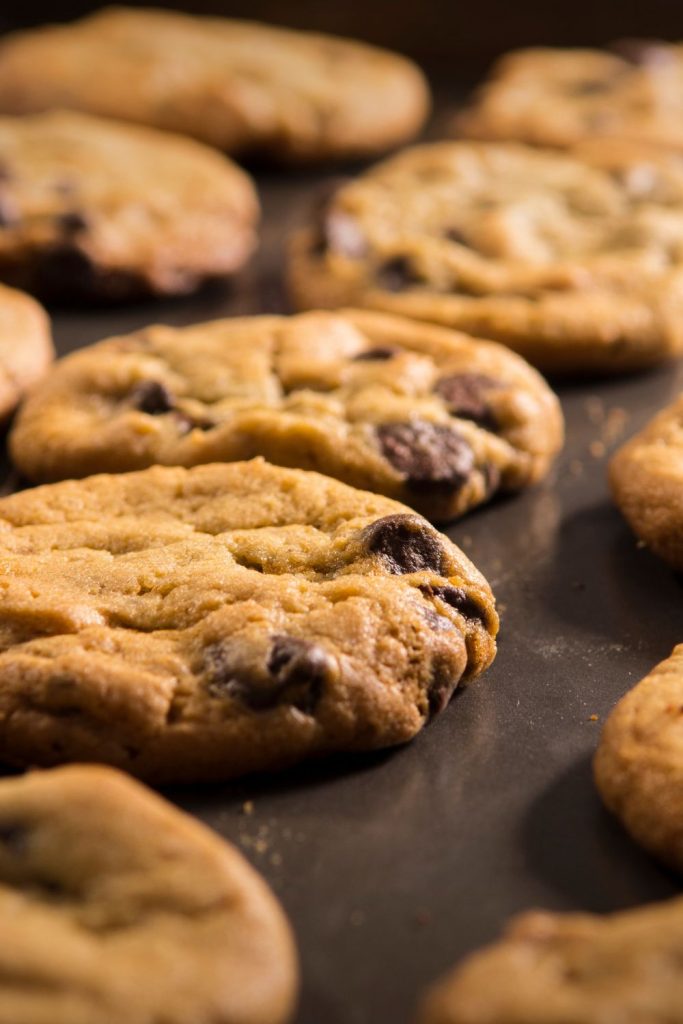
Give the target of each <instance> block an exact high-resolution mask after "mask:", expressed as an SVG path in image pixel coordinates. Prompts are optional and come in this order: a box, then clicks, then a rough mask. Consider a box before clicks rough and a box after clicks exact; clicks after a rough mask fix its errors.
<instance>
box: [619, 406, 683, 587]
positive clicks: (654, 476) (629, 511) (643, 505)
mask: <svg viewBox="0 0 683 1024" xmlns="http://www.w3.org/2000/svg"><path fill="white" fill-rule="evenodd" d="M609 476H610V485H611V489H612V495H613V497H614V500H615V502H616V503H617V505H618V506H619V508H620V510H621V512H622V513H623V515H624V517H625V518H626V520H627V522H628V523H629V525H630V527H631V529H632V530H633V532H634V533H635V534H636V536H637V537H638V538H639V539H640V540H641V541H643V543H644V544H646V545H647V547H648V548H650V550H651V551H653V552H654V553H655V554H656V555H659V556H660V557H661V558H664V559H665V560H666V561H667V562H669V563H670V564H671V565H672V566H673V567H674V568H675V569H678V570H683V395H680V396H679V397H678V398H677V399H676V401H674V402H673V403H672V404H671V405H669V406H667V407H666V408H665V409H663V410H662V411H661V412H660V413H658V414H657V415H656V416H655V417H654V419H652V420H651V421H650V422H649V423H648V424H647V426H646V427H645V428H644V429H643V430H641V431H640V432H639V433H638V434H636V435H635V436H634V437H632V438H631V440H630V441H627V442H626V444H625V445H623V446H622V447H621V448H620V449H619V451H618V452H617V453H616V455H614V457H613V458H612V461H611V463H610V468H609Z"/></svg>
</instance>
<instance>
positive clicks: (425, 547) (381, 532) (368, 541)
mask: <svg viewBox="0 0 683 1024" xmlns="http://www.w3.org/2000/svg"><path fill="white" fill-rule="evenodd" d="M363 541H364V543H365V545H366V547H367V549H368V550H369V551H370V552H371V553H372V554H373V555H379V556H380V557H381V558H382V559H383V561H384V564H385V567H386V569H387V570H388V571H389V572H391V573H394V575H396V576H400V575H403V573H408V572H420V571H421V570H423V569H429V570H430V571H431V572H437V573H442V572H443V571H444V561H445V552H444V548H443V543H442V540H441V537H440V536H439V534H438V533H437V532H436V530H434V529H432V527H431V526H430V525H429V523H428V522H427V521H426V520H425V519H422V518H421V517H420V516H416V515H410V514H409V513H403V514H401V513H398V514H396V515H393V516H384V517H383V518H382V519H377V520H375V522H374V523H370V525H369V526H366V527H365V529H364V530H363Z"/></svg>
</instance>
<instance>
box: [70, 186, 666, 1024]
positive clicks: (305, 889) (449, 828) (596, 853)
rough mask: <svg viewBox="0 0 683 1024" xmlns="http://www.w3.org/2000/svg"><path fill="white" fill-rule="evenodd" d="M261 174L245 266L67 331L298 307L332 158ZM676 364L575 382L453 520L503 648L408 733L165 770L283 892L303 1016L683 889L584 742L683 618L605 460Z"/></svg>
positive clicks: (108, 331)
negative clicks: (503, 479)
mask: <svg viewBox="0 0 683 1024" xmlns="http://www.w3.org/2000/svg"><path fill="white" fill-rule="evenodd" d="M257 178H258V183H259V187H260V190H261V194H262V199H263V203H264V231H263V244H262V247H261V250H260V253H259V255H258V257H257V258H256V259H255V260H254V262H253V264H252V266H251V267H250V268H249V269H248V270H247V271H245V272H244V273H243V274H242V275H241V276H240V278H239V279H238V280H237V281H236V282H235V283H234V284H233V285H232V286H231V287H230V288H227V289H225V288H223V289H217V288H214V289H212V290H210V291H208V292H204V293H203V294H202V295H200V296H197V297H194V298H191V299H187V300H184V301H173V302H165V303H161V304H152V303H150V304H148V305H144V306H143V305H140V306H136V307H134V308H126V309H116V310H86V311H65V310H62V311H59V312H57V311H53V313H54V328H55V334H56V340H57V346H58V349H59V352H60V353H62V354H64V353H66V352H69V351H72V350H73V349H76V348H79V347H80V346H83V345H86V344H88V343H90V342H93V341H96V340H98V339H100V338H103V337H105V336H108V335H112V334H117V333H122V332H127V331H129V330H132V329H135V328H137V327H140V326H143V325H144V324H147V323H150V322H153V321H160V322H166V323H172V324H185V323H191V322H193V321H200V320H205V319H211V318H214V317H219V316H227V315H235V314H245V313H258V312H268V311H284V310H286V308H287V307H286V303H285V300H284V295H283V290H282V286H281V269H282V264H283V248H282V243H283V239H284V236H285V235H286V233H287V231H288V230H289V229H290V228H291V227H292V226H293V225H294V224H296V223H298V222H299V221H300V219H301V218H302V217H303V216H304V214H305V211H306V209H307V208H308V206H309V205H310V203H311V201H312V200H314V199H315V196H316V193H317V192H318V190H319V189H320V185H321V181H323V180H324V179H325V178H326V173H325V172H322V171H321V172H310V171H309V172H300V171H294V170H291V169H290V170H283V171H279V172H278V171H273V170H270V171H266V172H257ZM682 385H683V367H680V368H677V367H676V366H667V367H665V368H662V369H660V370H658V371H656V372H651V373H647V374H640V375H637V376H636V375H634V376H631V377H627V378H622V379H618V380H612V381H602V382H600V381H589V382H583V383H582V382H570V383H567V382H565V383H563V384H561V385H560V386H559V393H560V395H561V398H562V404H563V407H564V411H565V415H566V419H567V427H568V441H567V446H566V450H565V452H564V454H563V456H562V458H561V459H560V460H559V463H558V465H557V467H556V469H555V471H554V472H553V475H552V478H551V479H550V480H548V481H547V482H546V483H544V484H543V485H542V486H540V487H538V488H536V489H535V490H534V491H532V492H530V493H527V494H525V495H522V496H520V497H515V498H510V499H507V500H501V501H498V502H496V503H495V504H493V505H491V506H490V507H488V508H486V509H484V510H481V511H480V512H478V513H476V514H474V515H472V516H470V517H469V518H467V519H465V520H463V521H462V522H460V523H458V524H456V525H455V526H454V527H453V528H452V529H451V530H450V531H449V534H450V536H451V537H452V538H453V540H455V541H456V542H457V543H458V544H460V545H461V546H462V547H463V548H464V549H465V551H466V552H467V553H468V554H469V555H470V556H471V557H472V558H473V560H474V561H475V563H476V564H477V566H478V567H479V568H480V569H481V570H482V571H483V572H484V573H485V574H486V576H487V577H488V579H489V580H490V582H491V584H492V585H493V588H494V590H495V593H496V595H497V598H498V601H499V605H500V609H501V613H502V631H501V634H500V644H499V653H498V658H497V660H496V662H495V664H494V666H493V667H492V669H491V670H490V671H489V672H488V673H487V674H486V675H485V677H484V678H482V679H481V680H479V681H478V682H476V683H474V684H473V685H472V686H471V687H470V688H469V689H467V690H465V691H464V692H462V693H460V694H459V695H457V696H456V698H455V699H454V700H453V702H452V704H451V706H450V707H449V708H448V709H447V711H446V712H445V713H444V714H443V715H442V716H441V717H440V718H439V719H437V720H436V721H435V722H434V724H433V725H431V726H429V727H428V728H427V729H426V730H425V731H424V733H423V734H422V735H421V736H420V737H418V739H417V740H415V741H414V742H413V743H412V744H411V745H409V746H407V747H404V748H402V749H398V750H395V751H392V752H386V753H382V754H377V755H373V756H365V757H353V758H341V757H340V758H334V759H331V760H328V761H325V762H321V763H319V764H311V765H306V766H304V767H301V768H299V769H296V770H294V771H289V772H287V773H285V774H283V775H281V776H278V777H277V778H256V779H248V780H246V781H243V782H239V783H236V784H230V785H220V786H206V787H201V788H199V787H193V788H191V789H190V788H185V789H174V790H173V791H169V792H168V795H169V796H170V797H171V798H172V799H174V800H175V801H176V802H177V803H178V804H179V805H180V806H182V807H184V808H186V809H187V810H188V811H190V812H191V813H193V814H196V815H197V816H198V817H200V818H202V819H203V820H204V821H206V822H207V823H208V824H209V825H210V826H211V827H212V828H214V829H216V830H217V831H218V832H220V833H221V834H222V835H224V836H225V837H226V838H227V839H230V840H232V841H233V842H234V843H236V844H237V845H238V846H239V847H240V848H241V849H242V850H243V851H244V853H245V854H246V856H247V857H248V858H249V860H251V861H252V862H253V864H255V865H256V867H257V868H258V869H259V870H260V871H262V872H263V874H264V875H265V876H266V878H267V879H268V880H269V882H270V883H271V885H272V886H273V888H274V890H275V891H276V893H277V894H278V896H279V897H280V898H281V900H282V902H283V904H284V905H285V907H286V909H287V911H288V913H289V916H290V918H291V921H292V923H293V926H294V929H295V931H296V934H297V938H298V943H299V948H300V951H301V959H302V968H303V992H302V999H301V1005H300V1010H299V1014H298V1017H297V1021H298V1024H384V1022H387V1024H388V1022H391V1024H407V1022H408V1021H409V1020H410V1019H411V1017H412V1013H413V1009H414V1005H415V1001H416V998H417V996H418V994H419V993H420V991H421V990H422V989H423V988H424V986H425V985H427V984H428V983H429V982H431V981H432V980H433V979H434V978H435V977H436V976H437V975H439V974H440V973H441V972H442V971H443V970H444V969H446V968H447V967H449V966H450V965H451V964H452V963H454V962H455V961H456V960H457V959H458V958H459V957H460V956H461V955H462V954H464V953H466V952H468V951H469V950H471V949H474V948H475V947H477V946H478V945H480V944H482V943H484V942H487V941H488V940H490V939H492V938H493V937H494V936H495V935H496V934H497V933H498V931H499V930H500V928H501V926H502V925H503V923H504V922H505V920H506V919H507V918H508V917H509V915H510V914H513V913H515V912H517V911H520V910H523V909H525V908H529V907H548V908H556V909H581V910H589V911H600V912H602V911H611V910H616V909H618V908H622V907H629V906H634V905H636V904H639V903H642V902H645V901H648V900H654V899H658V898H663V897H667V896H669V895H672V894H674V893H677V892H678V891H679V883H678V881H677V879H676V878H675V877H674V876H673V875H671V874H669V873H667V872H666V871H665V870H663V869H662V868H660V867H659V866H658V865H657V864H656V863H655V862H654V861H653V860H651V859H650V858H649V857H647V856H646V855H645V854H643V853H641V852H640V851H639V850H638V849H637V848H636V847H635V846H634V845H633V844H632V843H631V842H630V841H629V839H628V838H627V837H626V836H625V835H624V834H623V833H622V832H621V830H620V828H619V827H618V826H617V825H616V824H615V823H614V822H613V821H611V820H610V818H609V817H608V816H607V814H606V813H604V812H603V811H602V809H601V807H600V805H599V802H598V799H597V796H596V794H595V791H594V788H593V785H592V782H591V769H590V761H591V755H592V753H593V750H594V748H595V744H596V741H597V738H598V733H599V729H600V725H601V722H602V721H603V720H604V718H605V715H606V713H607V712H608V710H609V709H610V707H611V706H612V704H613V703H614V702H615V701H616V700H617V698H618V697H619V696H620V695H621V694H622V693H624V692H625V691H626V690H627V689H628V688H629V687H630V686H632V685H633V684H634V683H635V682H636V681H637V680H638V679H639V678H640V677H641V676H642V675H643V674H645V672H646V671H647V670H648V669H649V668H650V667H651V666H652V665H653V664H654V663H655V662H657V661H658V660H660V659H661V658H663V657H665V656H666V655H668V654H669V652H670V650H671V648H672V647H673V645H674V644H675V643H676V642H677V641H678V640H683V615H682V614H681V612H682V608H683V601H682V600H681V596H682V595H681V588H680V584H679V581H678V580H677V578H676V577H675V576H674V574H672V573H671V572H670V571H669V569H668V568H667V567H666V566H665V565H663V564H662V563H660V562H659V561H657V560H656V559H655V558H654V557H653V556H651V555H650V554H649V553H648V552H647V551H646V550H643V549H640V548H638V546H637V545H636V542H635V540H634V538H633V537H632V536H631V534H630V533H629V531H628V529H627V528H626V526H625V525H624V523H623V522H622V520H621V518H620V516H619V514H618V512H617V511H616V510H615V509H614V508H613V506H612V505H611V503H610V500H609V497H608V492H607V487H606V482H605V469H606V461H607V456H608V453H609V451H610V449H611V448H613V447H614V445H615V444H616V443H618V442H619V441H620V440H622V439H623V438H624V437H625V436H627V435H629V434H630V433H632V432H633V431H635V430H636V429H637V428H639V427H640V426H641V425H642V424H643V423H644V422H645V421H646V420H647V419H648V417H649V416H650V415H651V414H652V413H653V412H654V411H655V410H656V409H658V408H659V407H660V406H661V405H663V404H664V403H665V402H667V401H668V400H669V399H670V398H671V397H672V396H673V395H674V394H675V393H676V392H677V390H678V389H679V387H681V386H682ZM593 716H597V718H598V720H597V721H594V720H592V719H593ZM249 801H251V802H252V803H253V812H252V813H246V811H245V808H244V805H245V802H249ZM249 809H250V808H249V805H248V803H247V810H249ZM188 1024H189V1022H188Z"/></svg>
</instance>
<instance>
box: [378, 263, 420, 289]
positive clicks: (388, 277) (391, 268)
mask: <svg viewBox="0 0 683 1024" xmlns="http://www.w3.org/2000/svg"><path fill="white" fill-rule="evenodd" d="M375 280H376V281H377V284H378V285H379V287H380V288H383V289H384V291H386V292H402V291H405V289H406V288H410V287H411V286H412V285H414V284H420V281H421V278H420V275H419V274H418V272H417V270H416V269H415V267H414V266H413V264H412V263H411V262H410V260H409V258H408V257H407V256H395V257H394V258H393V259H391V260H387V262H386V263H383V264H382V265H381V266H380V267H378V269H377V272H376V274H375Z"/></svg>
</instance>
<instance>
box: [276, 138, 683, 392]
mask: <svg viewBox="0 0 683 1024" xmlns="http://www.w3.org/2000/svg"><path fill="white" fill-rule="evenodd" d="M289 276H290V282H291V289H292V294H293V297H294V299H295V301H296V302H297V304H298V305H299V306H300V307H302V308H306V307H329V308H334V307H335V306H339V305H343V304H347V303H348V304H354V305H362V306H368V307H372V308H374V309H382V310H385V311H387V312H394V313H403V314H406V315H408V316H414V317H416V318H418V319H421V320H431V321H434V322H437V323H440V324H444V325H446V326H449V327H456V328H459V329H461V330H464V331H468V332H469V333H471V334H475V335H477V336H479V337H485V338H493V339H494V340H496V341H501V342H504V343H505V344H506V345H508V346H510V347H511V348H513V349H515V350H516V351H518V352H520V353H521V354H522V355H523V356H525V357H526V358H527V359H529V360H530V362H532V363H534V364H535V365H536V366H539V367H540V368H541V369H544V370H547V371H551V372H558V371H569V372H572V373H577V372H592V371H600V372H606V373H612V372H618V371H624V370H631V369H637V368H639V367H644V366H649V365H653V364H656V363H659V362H662V361H663V360H666V359H669V358H671V357H672V356H674V355H678V354H680V353H681V352H682V351H683V157H679V156H677V155H674V154H667V153H663V152H660V151H654V150H650V151H645V150H644V149H643V148H642V147H633V146H630V145H629V144H627V143H624V144H621V145H615V144H614V143H612V142H611V141H608V142H603V143H599V142H596V143H591V144H590V145H588V144H587V145H586V146H585V147H584V148H582V149H581V151H580V152H577V153H574V154H572V155H567V154H562V153H557V152H554V151H543V150H534V149H531V148H528V147H524V146H520V145H517V144H503V143H499V144H494V143H488V144H487V143H472V142H445V143H436V144H430V145H424V146H418V147H414V148H413V149H410V150H406V151H405V152H403V153H401V154H399V155H398V156H396V157H394V158H392V159H390V160H388V161H385V162H384V163H381V164H379V165H377V166H376V167H374V168H373V169H371V170H369V171H367V172H366V173H365V174H363V175H361V176H360V177H359V178H358V179H356V180H355V181H352V182H350V183H349V184H347V185H345V186H343V187H342V188H341V189H340V190H339V191H338V192H337V193H336V195H334V196H333V197H332V199H331V200H330V201H329V202H328V203H327V204H326V205H325V207H324V209H323V210H322V212H321V213H320V214H319V216H318V217H317V218H316V219H315V222H314V223H311V224H310V226H309V227H308V228H307V229H305V230H303V231H301V232H299V233H298V234H297V235H296V236H295V238H294V239H293V242H292V247H291V255H290V267H289Z"/></svg>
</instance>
